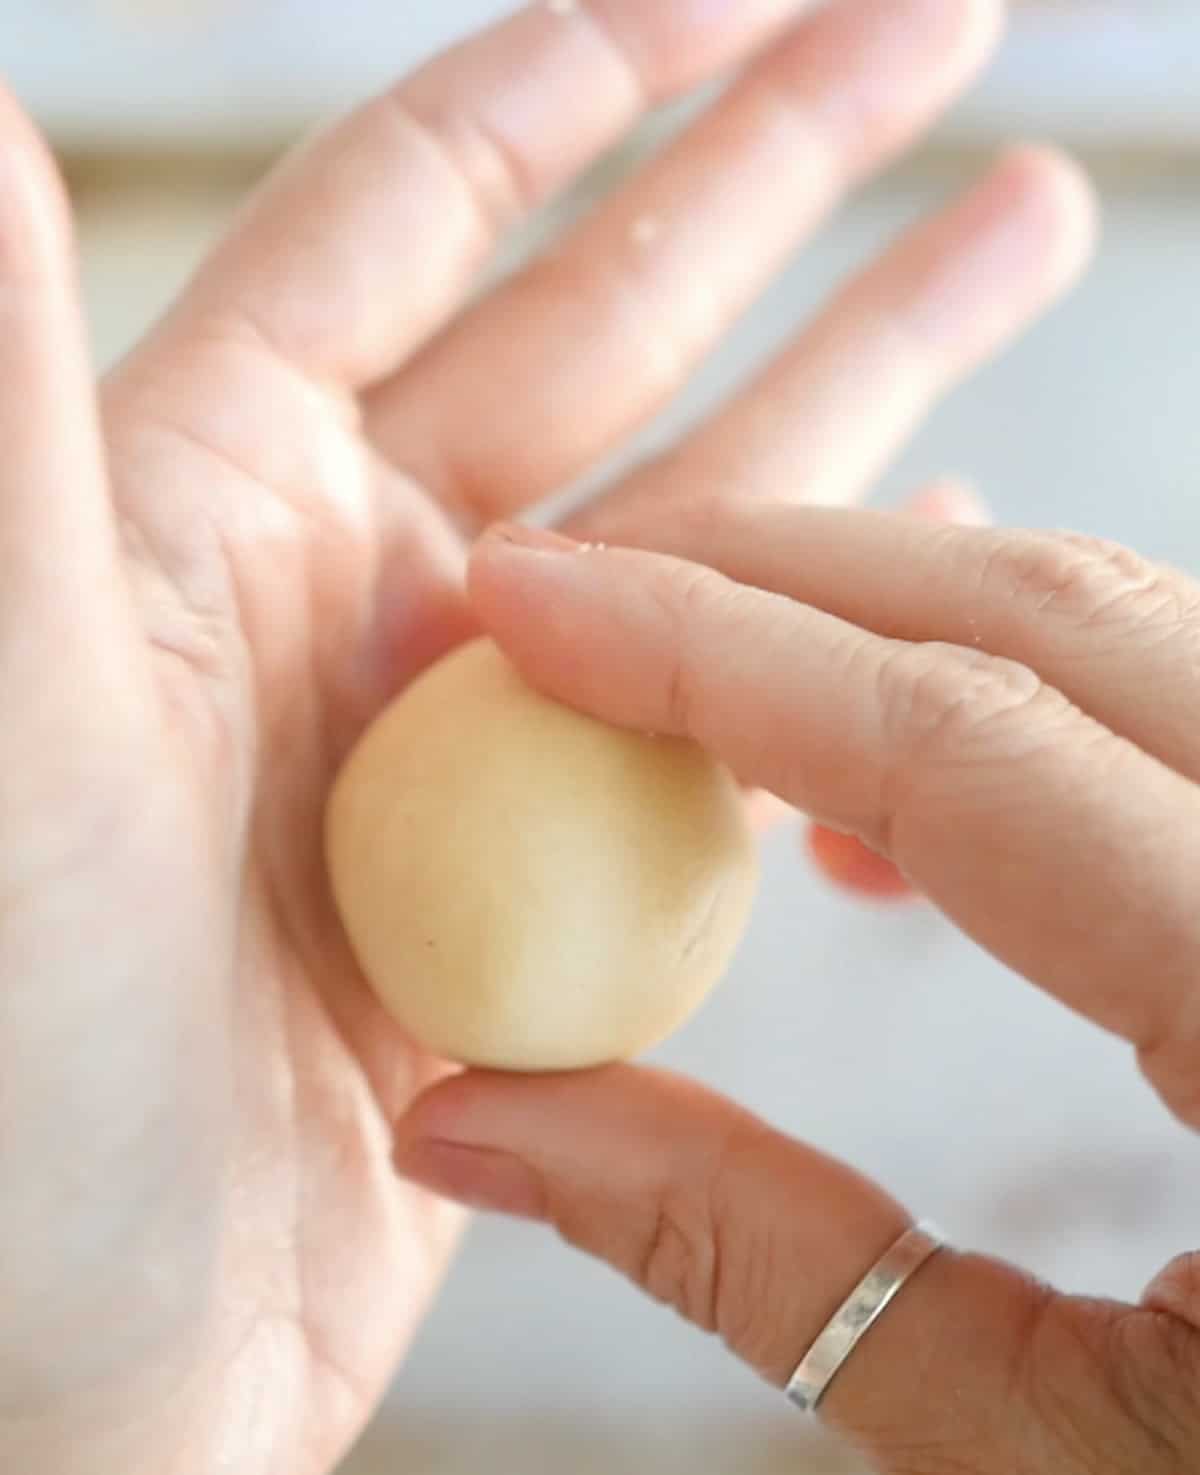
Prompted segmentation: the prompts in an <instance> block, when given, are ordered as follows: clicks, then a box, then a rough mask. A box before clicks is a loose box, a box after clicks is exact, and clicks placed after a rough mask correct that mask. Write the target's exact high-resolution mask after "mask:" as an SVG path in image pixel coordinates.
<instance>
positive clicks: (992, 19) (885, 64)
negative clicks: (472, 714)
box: [368, 0, 999, 521]
mask: <svg viewBox="0 0 1200 1475" xmlns="http://www.w3.org/2000/svg"><path fill="white" fill-rule="evenodd" d="M998 15H999V7H998V5H997V4H996V3H995V0H895V3H891V4H887V5H881V4H879V3H878V0H847V3H842V4H838V5H834V6H832V7H829V8H827V9H824V10H822V11H821V13H819V14H818V15H816V16H815V17H813V18H811V19H810V20H808V21H806V22H805V23H804V24H803V25H801V26H800V27H798V28H797V29H796V30H795V31H794V32H793V33H792V34H791V35H790V36H789V37H788V38H787V39H786V40H785V41H783V42H782V43H781V44H780V45H778V46H777V47H776V48H774V49H773V50H772V51H771V52H770V53H768V55H767V56H766V57H765V58H764V59H763V60H762V61H761V62H760V63H759V64H758V65H757V66H755V67H753V68H752V69H751V71H750V73H749V74H748V75H747V76H746V77H745V78H744V79H743V80H742V81H741V82H740V83H738V84H737V85H736V86H735V87H734V88H733V90H732V91H731V93H730V95H729V96H728V97H727V98H726V99H725V100H724V101H723V102H722V103H721V104H720V105H719V106H718V107H717V108H716V109H715V110H714V111H713V112H712V113H710V114H709V115H708V116H707V117H706V118H704V119H703V120H702V121H701V122H700V123H699V124H698V125H697V126H696V127H695V128H694V129H692V130H691V132H690V133H689V134H688V135H686V136H685V137H684V138H683V139H682V140H681V141H680V142H679V143H678V144H676V145H675V146H674V147H672V148H670V149H668V151H667V152H666V154H665V155H664V156H663V158H661V159H660V160H659V161H658V162H657V163H655V164H654V165H653V166H652V167H651V168H650V169H648V170H647V171H646V173H645V175H644V176H643V177H642V178H641V179H640V180H638V181H637V182H635V183H634V185H633V186H632V187H631V188H630V189H629V190H627V191H624V192H623V193H622V194H620V195H619V196H617V197H616V199H614V200H613V201H612V202H611V204H610V205H608V206H607V207H606V208H605V209H603V210H601V211H600V212H599V213H598V214H597V215H596V216H595V217H593V218H592V219H590V220H588V221H587V222H585V224H584V225H583V226H582V227H581V228H580V229H579V230H578V231H577V232H576V233H575V235H574V236H573V238H571V239H570V240H569V241H568V242H567V244H566V246H565V247H564V248H563V249H562V250H561V251H558V252H553V253H551V254H550V255H549V256H547V257H545V258H543V259H542V260H541V261H539V262H538V263H536V264H535V265H534V266H533V267H531V268H530V269H529V270H527V271H525V272H523V273H522V274H520V275H519V276H518V277H517V278H516V279H515V280H514V281H513V282H511V283H510V284H509V285H507V286H506V287H504V288H502V289H500V290H499V291H498V292H497V293H496V294H495V295H494V296H492V297H491V298H490V299H488V300H487V301H486V302H485V303H484V304H483V305H482V306H481V307H480V308H479V309H477V310H476V311H475V312H474V313H472V314H470V315H468V316H467V317H466V318H465V319H463V321H462V322H461V324H460V325H459V326H457V327H456V328H454V329H452V330H451V331H450V332H449V333H448V334H447V335H446V336H445V337H443V338H442V339H441V340H440V341H439V342H437V343H436V344H434V345H433V346H432V347H431V349H430V350H429V351H428V352H427V353H426V354H424V355H423V356H422V357H421V358H419V359H418V360H417V361H416V362H415V363H414V364H413V365H411V366H410V367H409V368H408V369H407V370H406V371H404V372H403V373H402V374H401V375H400V376H399V377H398V378H397V379H395V380H393V381H392V382H391V383H390V384H386V385H384V386H381V387H380V389H379V390H377V391H376V392H375V393H374V394H373V395H372V396H371V400H370V403H369V405H368V415H369V422H370V425H371V429H372V431H373V433H374V435H375V437H376V439H377V441H378V442H379V444H380V445H381V446H382V447H383V449H384V450H385V452H386V453H387V454H389V455H390V457H391V458H392V459H393V460H395V461H396V462H398V463H399V464H401V465H403V466H404V468H405V469H406V470H407V471H409V472H411V473H414V474H416V475H417V476H418V477H419V478H420V479H421V480H422V481H423V482H424V483H425V484H426V485H427V486H430V487H432V488H433V489H434V490H436V491H437V492H439V493H441V494H442V495H444V496H445V497H446V498H447V500H448V501H449V502H450V503H451V504H452V505H453V504H457V505H458V506H459V508H460V509H462V510H463V511H464V513H466V514H468V516H469V517H470V518H471V519H475V520H479V521H486V520H489V519H491V518H495V517H499V516H504V515H507V514H510V513H512V512H514V511H516V510H517V509H518V508H520V507H522V506H527V505H529V504H530V503H532V502H535V501H537V500H540V499H541V498H543V497H544V496H546V495H548V494H549V493H551V492H553V491H555V490H557V489H558V488H559V487H560V486H562V485H563V484H565V483H568V482H570V481H571V480H573V479H574V478H575V477H576V476H578V475H579V474H580V473H582V472H584V471H586V470H587V469H588V468H589V466H590V465H591V463H592V462H593V461H594V459H595V458H596V457H598V456H600V455H601V454H603V453H604V452H606V451H607V450H609V449H610V448H611V447H612V446H614V445H615V444H616V443H618V442H619V441H620V440H621V439H622V438H623V437H624V436H626V435H627V434H629V433H630V432H631V431H632V430H634V429H635V428H636V427H637V426H638V425H640V424H642V423H643V422H645V421H646V420H647V419H648V418H650V417H651V416H652V415H653V414H654V413H655V412H656V411H657V410H659V409H660V408H661V407H662V405H663V404H664V403H665V402H666V401H667V400H668V399H669V397H670V396H671V395H672V394H674V392H675V391H676V390H677V389H679V388H680V387H681V385H682V384H683V383H684V381H685V380H686V378H687V377H688V375H689V373H690V372H691V370H692V369H694V368H695V367H696V365H697V364H698V362H699V361H700V360H701V359H702V358H703V356H704V355H705V354H706V353H707V351H708V350H709V349H710V348H711V347H712V346H713V344H714V343H715V342H716V341H718V340H719V338H720V337H721V335H722V334H723V333H724V332H725V330H726V329H727V328H728V326H729V325H730V323H731V321H732V320H733V319H734V318H735V317H736V316H737V315H738V314H739V313H740V312H741V311H742V310H743V309H744V308H745V307H746V306H748V304H749V302H750V301H751V300H752V299H753V297H754V296H755V295H756V294H757V293H758V291H759V290H760V289H761V288H762V287H763V286H764V285H765V284H766V282H767V281H768V280H769V279H770V277H771V275H772V274H773V273H774V272H775V271H776V270H777V269H778V268H779V267H780V266H781V265H782V263H783V261H784V260H785V259H786V257H787V255H788V254H789V253H790V252H791V251H792V250H793V249H794V247H795V246H796V244H797V243H798V241H800V240H802V239H803V238H804V237H805V236H806V235H807V234H808V233H809V232H811V231H812V230H813V229H814V228H815V226H816V225H817V224H818V223H819V222H820V221H821V220H822V219H823V218H824V217H825V216H826V215H827V214H828V213H829V211H830V210H831V208H832V207H833V206H834V205H835V204H836V202H837V200H838V199H839V198H840V197H841V195H842V194H843V193H844V192H845V190H846V189H847V188H848V187H849V186H850V185H851V184H852V183H853V182H854V181H855V180H856V179H858V178H860V177H861V176H862V175H863V174H865V173H867V172H868V171H869V170H871V169H873V168H876V167H878V166H879V165H880V164H882V163H883V162H885V161H886V160H887V159H888V158H890V157H891V156H892V155H894V154H895V153H896V152H898V151H899V150H900V149H901V148H903V147H904V146H905V145H906V144H908V143H909V142H910V141H911V140H912V139H913V138H914V137H916V136H917V135H918V134H919V133H920V132H921V131H922V130H923V129H924V128H925V127H926V126H927V125H928V123H929V122H930V121H931V120H932V118H933V117H934V116H935V115H936V114H937V113H938V112H939V111H940V110H941V109H942V108H943V107H944V106H945V105H946V103H947V102H948V101H949V100H950V99H951V97H952V96H953V95H954V94H955V93H957V92H958V91H959V90H960V88H961V87H962V86H963V85H964V84H965V83H966V82H967V80H968V79H969V78H970V77H971V76H972V74H973V73H974V72H975V71H976V69H977V67H978V66H979V64H980V63H981V62H982V60H983V58H984V56H985V55H986V53H987V52H988V50H989V49H990V46H991V43H992V41H993V39H994V36H995V33H996V30H997V20H998Z"/></svg>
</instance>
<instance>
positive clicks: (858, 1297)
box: [787, 1221, 946, 1414]
mask: <svg viewBox="0 0 1200 1475" xmlns="http://www.w3.org/2000/svg"><path fill="white" fill-rule="evenodd" d="M945 1244H946V1241H945V1239H944V1238H943V1236H942V1234H941V1231H940V1230H939V1229H937V1227H936V1226H935V1225H933V1224H930V1223H928V1222H927V1221H926V1222H925V1223H922V1224H918V1225H916V1226H915V1227H914V1228H912V1229H909V1230H908V1231H907V1232H906V1233H904V1234H902V1235H901V1236H900V1238H899V1239H898V1240H897V1241H896V1243H895V1244H894V1245H893V1246H892V1247H891V1249H890V1250H888V1251H887V1253H886V1254H885V1255H884V1256H883V1258H882V1259H880V1260H879V1261H878V1262H877V1263H876V1264H875V1265H873V1266H872V1267H871V1269H870V1270H868V1271H867V1273H866V1275H864V1276H863V1278H862V1280H860V1281H859V1283H858V1284H857V1285H856V1286H855V1287H854V1289H853V1290H852V1291H851V1292H850V1294H849V1296H847V1297H846V1299H845V1301H843V1302H842V1304H841V1306H839V1307H838V1309H837V1310H836V1311H835V1312H834V1314H833V1316H832V1317H831V1318H830V1320H829V1321H828V1322H827V1323H826V1324H825V1328H824V1330H823V1331H822V1332H821V1334H820V1335H819V1336H818V1337H817V1340H816V1341H815V1342H814V1343H813V1344H812V1346H811V1347H810V1348H809V1349H808V1351H807V1352H806V1353H805V1355H804V1358H803V1360H802V1361H801V1363H800V1366H799V1367H798V1368H797V1369H796V1371H795V1372H794V1373H793V1374H792V1377H791V1381H790V1382H789V1383H788V1385H787V1396H788V1397H789V1398H790V1399H791V1401H792V1402H793V1403H794V1404H795V1405H796V1407H797V1408H798V1409H800V1410H801V1411H802V1412H803V1413H806V1414H813V1413H816V1411H817V1405H818V1404H819V1403H820V1401H821V1399H822V1398H823V1397H824V1396H825V1394H826V1392H827V1391H828V1389H829V1385H830V1383H832V1382H833V1380H834V1378H835V1377H836V1376H837V1375H838V1373H839V1372H840V1371H841V1369H842V1368H843V1367H844V1366H845V1364H846V1362H847V1360H848V1359H849V1358H850V1356H851V1354H852V1353H853V1352H854V1350H855V1348H856V1347H857V1346H858V1344H859V1342H861V1341H862V1339H863V1337H864V1336H866V1334H867V1332H868V1331H869V1330H870V1328H871V1327H872V1326H874V1324H875V1322H877V1321H878V1320H879V1318H880V1316H882V1314H883V1312H884V1311H885V1310H886V1309H887V1307H888V1306H889V1305H890V1304H891V1302H892V1301H893V1300H894V1299H895V1297H896V1296H897V1294H898V1293H899V1292H900V1291H901V1290H903V1289H904V1287H905V1286H906V1285H907V1284H908V1282H909V1281H910V1280H911V1279H912V1277H913V1276H914V1275H915V1274H916V1273H917V1271H918V1270H920V1268H921V1266H922V1265H924V1264H925V1262H926V1261H927V1260H930V1259H932V1258H933V1256H934V1255H936V1254H937V1252H938V1251H939V1250H940V1249H943V1248H944V1247H945Z"/></svg>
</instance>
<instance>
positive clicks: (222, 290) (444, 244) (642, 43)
mask: <svg viewBox="0 0 1200 1475" xmlns="http://www.w3.org/2000/svg"><path fill="white" fill-rule="evenodd" d="M800 7H801V0H718V3H715V4H714V3H712V0H538V3H536V4H532V5H528V6H526V7H524V8H523V9H522V10H520V11H519V12H518V13H517V14H515V15H513V16H512V17H510V18H509V19H507V20H504V21H502V22H500V23H499V24H498V25H496V26H494V27H493V28H491V29H490V30H488V31H485V32H483V33H482V34H480V35H478V36H476V37H473V38H472V39H470V40H468V41H466V42H464V43H463V44H461V45H460V46H457V47H455V48H454V49H452V50H450V51H448V52H446V53H445V54H444V55H442V56H440V57H438V58H437V59H436V60H434V61H433V62H431V63H430V64H429V65H428V66H426V67H425V68H424V69H422V70H421V71H420V72H418V73H417V74H416V75H415V76H413V77H412V78H410V79H408V80H407V81H404V82H402V83H400V84H399V85H398V86H397V87H395V88H393V89H391V90H389V91H388V92H387V93H386V94H384V95H383V96H382V97H380V98H378V99H376V100H374V101H373V102H370V103H368V104H367V105H366V106H364V107H362V108H360V109H359V110H358V111H357V112H355V113H354V114H352V115H351V116H350V117H349V118H348V119H346V120H345V121H344V122H342V123H340V124H339V125H337V126H336V127H334V128H333V129H332V130H331V131H329V132H328V133H325V134H323V135H321V136H320V137H319V138H318V139H317V140H316V141H315V142H314V143H313V144H312V145H311V146H310V147H309V148H308V149H307V150H306V151H304V152H303V153H301V154H299V155H298V156H297V157H295V158H294V159H292V160H291V161H290V162H288V163H287V164H285V165H284V167H283V168H282V170H281V171H279V172H278V173H277V174H276V175H275V176H274V177H273V178H272V179H271V180H270V181H269V182H268V184H267V186H266V187H265V189H264V190H263V192H262V193H261V194H260V196H259V197H258V199H257V200H256V201H255V202H254V203H253V204H252V206H251V208H250V209H249V211H248V213H247V215H246V216H245V218H244V219H243V221H242V223H241V224H240V226H239V227H238V228H237V230H236V231H235V232H234V234H233V235H232V237H231V238H230V239H229V240H228V241H227V243H226V244H225V245H224V246H223V247H222V248H221V249H220V250H218V252H217V253H216V254H215V256H214V257H213V258H212V259H211V260H210V262H209V264H208V266H207V268H206V269H205V270H204V271H203V272H202V274H201V276H200V278H199V280H198V282H197V284H196V286H195V288H194V289H193V292H192V294H191V297H190V309H191V310H195V309H197V308H199V309H202V310H204V311H205V312H206V313H212V312H217V313H219V314H220V315H221V316H223V317H229V318H232V319H233V320H234V322H235V323H237V322H238V321H239V320H240V321H241V324H242V326H243V327H244V328H246V329H248V330H250V331H252V332H253V334H254V335H255V336H256V337H259V338H262V339H265V340H266V341H267V343H268V344H269V345H270V347H271V348H272V349H274V350H276V351H277V352H279V353H280V354H281V355H282V356H283V357H284V358H286V359H287V360H288V361H289V362H292V363H294V364H295V365H296V366H297V367H298V368H300V369H301V370H302V371H303V372H305V373H306V374H307V375H309V376H311V377H313V378H316V379H319V380H321V381H322V382H326V383H328V382H334V383H336V384H338V385H339V386H341V387H346V388H353V389H358V388H361V387H363V386H364V385H366V384H368V383H370V382H372V381H373V380H375V379H377V378H379V377H381V376H382V375H383V374H385V373H386V372H388V371H389V370H392V369H394V368H395V367H397V366H398V364H399V363H400V362H401V361H402V360H403V359H404V358H405V357H407V355H409V354H410V353H411V352H412V351H413V350H414V349H415V348H416V347H417V346H418V345H419V344H421V343H422V342H423V341H424V340H425V339H427V338H428V337H429V336H430V335H431V334H432V333H434V332H435V331H436V329H438V328H439V327H440V326H441V325H442V324H443V323H444V322H445V320H446V319H447V317H448V316H449V315H450V314H451V313H452V312H453V311H454V310H455V309H456V308H457V307H458V305H459V304H460V302H461V300H462V298H463V296H464V294H465V293H466V292H467V290H468V288H469V286H470V285H471V282H472V278H473V276H474V274H475V272H476V271H477V270H478V269H479V267H480V266H481V265H482V263H483V262H484V260H485V259H486V257H487V255H488V253H489V252H490V251H491V249H492V248H493V247H494V246H495V245H496V243H497V241H498V240H499V238H500V236H501V235H502V233H503V232H504V231H505V230H506V229H507V228H508V227H509V226H510V225H512V224H513V223H514V222H515V221H516V220H517V219H518V218H519V217H520V216H521V215H522V214H523V213H525V212H526V211H528V210H530V209H532V208H534V207H535V206H537V205H538V204H540V203H541V202H542V201H543V200H545V199H546V198H547V197H548V196H549V195H551V194H552V193H553V192H554V191H556V190H558V189H559V188H561V187H562V186H563V185H565V184H567V183H568V182H569V181H570V180H571V178H572V177H573V176H574V175H576V174H577V173H579V171H580V170H582V169H583V168H585V167H586V166H587V165H588V164H589V163H590V162H592V161H593V160H594V159H596V158H597V157H598V156H599V155H600V154H601V153H602V152H603V151H604V150H605V149H606V148H607V147H609V146H610V145H611V144H613V143H615V142H616V141H617V140H618V139H619V138H620V137H621V135H622V134H623V133H624V132H625V131H626V130H627V129H628V128H629V127H630V126H631V125H632V124H633V123H634V122H635V121H636V120H637V118H638V116H639V115H640V114H641V113H642V112H643V111H645V110H646V109H648V108H650V107H652V106H654V105H655V104H656V103H660V102H662V101H663V100H664V99H665V98H667V97H669V96H670V95H671V94H673V93H676V92H679V91H681V90H684V89H687V88H689V87H692V86H694V85H696V84H698V83H699V82H701V81H703V80H704V79H705V78H706V77H709V76H710V75H712V74H713V73H716V72H718V71H720V70H721V69H723V68H725V67H728V66H731V65H733V64H736V63H737V62H739V61H740V60H741V59H742V58H744V57H745V56H746V55H747V54H748V53H749V52H751V51H752V50H753V49H754V48H755V47H757V46H758V45H760V44H761V43H763V42H765V41H766V40H767V38H768V37H769V36H770V35H771V34H772V33H773V32H774V30H775V29H776V28H777V27H778V26H779V25H781V24H782V23H783V22H784V21H785V20H786V19H787V17H788V16H789V15H790V14H791V13H793V12H794V11H796V10H797V9H799V8H800ZM187 310H188V309H186V308H185V311H187Z"/></svg>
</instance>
